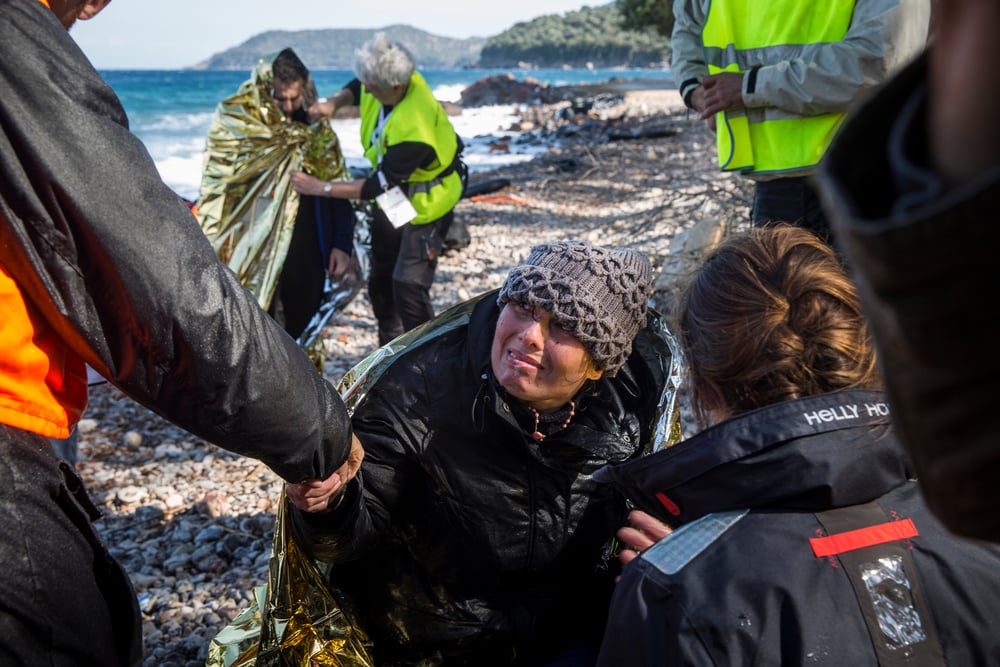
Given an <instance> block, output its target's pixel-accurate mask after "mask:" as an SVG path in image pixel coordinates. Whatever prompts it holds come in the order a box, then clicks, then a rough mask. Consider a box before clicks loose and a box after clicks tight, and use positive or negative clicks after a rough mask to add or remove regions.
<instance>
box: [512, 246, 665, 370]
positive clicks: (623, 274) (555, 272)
mask: <svg viewBox="0 0 1000 667" xmlns="http://www.w3.org/2000/svg"><path fill="white" fill-rule="evenodd" d="M652 277H653V270H652V267H650V265H649V259H648V258H647V257H646V256H645V255H644V254H642V253H641V252H639V251H637V250H632V249H630V248H602V247H600V246H595V245H591V244H589V243H585V242H583V241H556V242H553V243H542V244H540V245H536V246H535V247H533V248H532V249H531V254H529V255H528V259H527V260H525V262H524V263H523V264H521V265H520V266H518V267H516V268H514V269H513V270H512V271H511V272H510V274H509V275H508V276H507V280H506V281H504V284H503V287H501V288H500V294H499V295H498V296H497V304H498V305H500V306H503V305H504V304H505V303H507V302H508V301H516V302H519V303H524V304H528V305H530V306H537V307H539V308H542V309H544V310H545V311H546V312H548V313H549V314H550V315H552V318H553V319H554V320H555V321H556V322H558V323H559V324H560V326H562V327H563V328H564V329H565V330H566V331H567V332H568V333H570V334H571V335H572V336H573V337H574V338H576V339H577V340H579V341H580V342H581V343H583V346H584V347H585V348H586V349H587V351H588V352H589V353H590V356H591V357H593V359H594V363H595V364H596V366H597V368H599V369H601V370H603V371H604V374H605V375H606V376H613V375H614V374H615V373H617V372H618V369H619V368H621V367H622V365H623V364H624V363H625V361H626V360H627V359H628V356H629V354H631V353H632V339H633V338H635V335H636V334H637V333H638V332H639V329H640V328H641V327H642V325H643V324H645V321H646V302H647V300H648V299H649V296H650V294H651V293H652Z"/></svg>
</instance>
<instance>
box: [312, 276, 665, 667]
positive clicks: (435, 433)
mask: <svg viewBox="0 0 1000 667" xmlns="http://www.w3.org/2000/svg"><path fill="white" fill-rule="evenodd" d="M498 312H499V310H498V308H497V306H496V295H495V293H491V294H489V295H488V296H486V297H483V298H482V299H481V300H480V301H479V302H478V304H477V305H476V306H475V309H474V310H473V311H472V313H471V319H470V321H469V322H468V324H467V325H463V326H460V327H458V328H455V329H452V330H450V331H447V332H445V333H442V334H441V335H439V336H438V337H436V338H434V339H433V340H431V341H429V342H427V343H425V344H423V345H420V346H418V347H415V348H412V349H410V350H407V351H406V352H405V354H404V355H403V356H402V357H401V358H400V359H398V360H396V361H395V362H394V363H393V364H392V365H391V366H390V367H389V368H388V370H387V371H386V372H385V374H384V375H382V376H381V377H380V378H379V380H378V382H377V383H376V384H375V386H374V388H373V389H372V390H371V391H370V392H369V393H368V395H367V397H366V399H365V400H364V402H363V403H362V404H361V405H360V406H359V407H358V408H357V410H356V411H355V413H354V418H353V422H354V428H355V432H356V433H357V434H358V436H359V438H360V439H361V441H362V443H363V444H364V446H365V452H366V454H365V460H364V464H363V465H362V469H361V473H360V474H359V475H358V477H357V478H356V480H355V482H354V483H352V484H351V486H350V487H349V489H348V491H347V495H346V498H345V500H344V503H343V505H342V506H341V507H340V508H339V509H338V510H337V511H335V512H332V513H330V514H329V515H328V516H325V517H316V516H315V515H304V514H302V513H298V512H296V513H295V515H294V516H295V518H296V523H297V525H298V534H299V537H300V539H303V540H305V541H306V542H307V543H309V544H310V546H311V549H312V550H313V553H315V554H317V555H318V556H320V557H321V558H322V559H325V560H330V561H334V562H336V563H337V565H335V566H334V567H333V581H334V584H335V585H336V586H338V587H339V588H341V589H343V590H345V591H346V592H348V593H349V594H351V596H352V597H353V599H354V600H355V602H356V603H357V604H358V605H359V606H360V608H361V612H362V620H363V623H364V625H365V628H366V629H367V631H368V632H369V633H370V634H372V635H373V638H374V639H375V646H376V653H377V655H378V656H380V657H381V658H382V659H385V658H387V657H393V658H400V659H402V660H403V661H410V660H415V659H417V658H418V657H427V656H433V657H434V659H435V660H444V661H445V662H446V663H447V664H508V663H510V662H512V661H514V660H517V661H520V663H521V664H533V663H535V662H536V661H537V660H539V659H540V657H541V656H542V655H544V654H545V652H546V651H548V650H549V649H552V648H554V647H556V646H558V645H564V644H568V643H573V642H577V641H583V642H590V643H594V642H596V641H597V640H598V639H599V636H600V632H601V629H602V628H603V623H604V618H605V613H606V607H607V602H608V599H609V596H610V590H611V583H612V580H613V576H614V574H616V572H615V571H614V559H611V562H610V563H609V562H608V561H607V560H606V558H605V556H606V555H607V554H605V553H604V552H603V549H604V547H605V546H606V545H607V543H608V542H609V540H610V538H612V536H613V535H614V531H615V530H616V529H617V528H618V527H619V526H620V525H621V524H622V522H623V520H624V517H625V505H624V501H623V499H622V498H621V497H620V496H618V495H617V493H615V492H614V490H613V489H612V488H610V487H607V486H605V485H600V484H597V483H595V482H594V480H593V479H592V477H591V475H592V473H593V472H594V471H595V470H597V469H598V468H600V467H601V466H603V465H604V464H605V463H607V462H609V461H624V460H626V459H629V458H632V457H634V456H637V455H638V453H639V451H640V449H641V446H640V444H641V443H645V442H646V441H648V440H649V438H650V433H649V430H650V424H651V423H652V421H653V418H652V415H653V412H654V411H655V407H656V403H657V399H658V398H659V395H660V392H661V391H662V389H663V387H664V385H665V378H664V375H663V373H662V371H661V368H660V365H659V364H660V361H661V360H659V359H657V358H656V354H655V353H654V352H653V351H652V346H651V345H650V344H649V340H650V336H651V335H652V334H650V333H649V332H648V331H647V330H644V331H642V332H640V335H639V337H638V339H637V341H636V344H635V346H634V347H635V351H634V352H633V354H632V357H631V358H630V360H629V362H628V364H627V365H626V366H625V367H624V368H622V369H621V370H620V371H619V372H618V374H617V375H616V376H615V377H614V378H609V379H602V380H599V381H598V382H597V383H596V391H595V392H593V393H591V394H590V395H587V396H586V397H585V398H583V399H582V400H580V401H579V402H578V405H577V409H576V415H575V416H574V417H573V418H572V420H571V421H570V423H569V426H568V427H567V428H566V429H565V430H562V431H559V432H556V433H553V434H552V435H550V436H549V437H548V438H546V439H545V440H544V441H543V442H541V443H538V442H536V441H535V440H533V439H532V438H531V437H530V436H529V433H530V431H531V428H532V426H533V420H530V418H529V417H528V415H527V413H525V414H523V415H521V414H520V412H521V410H520V409H519V408H516V407H515V404H514V403H512V402H511V401H509V400H508V399H507V398H506V396H505V395H504V393H503V391H502V390H501V389H499V388H498V385H497V384H496V382H495V380H494V379H493V377H492V373H491V370H490V347H491V344H492V339H493V331H494V328H495V325H496V319H497V315H498ZM307 522H308V523H307ZM404 645H406V646H404Z"/></svg>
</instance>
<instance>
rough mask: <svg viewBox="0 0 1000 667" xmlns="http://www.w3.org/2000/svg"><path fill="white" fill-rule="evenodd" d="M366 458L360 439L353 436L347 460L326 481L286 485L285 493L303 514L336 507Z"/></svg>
mask: <svg viewBox="0 0 1000 667" xmlns="http://www.w3.org/2000/svg"><path fill="white" fill-rule="evenodd" d="M364 458H365V450H364V447H362V446H361V441H360V440H358V437H357V436H356V435H354V434H353V433H352V434H351V451H350V453H349V454H348V455H347V460H346V461H345V462H344V464H343V465H342V466H340V467H339V468H337V470H335V471H334V473H333V474H332V475H330V476H329V477H327V478H326V479H323V480H319V479H314V480H307V481H305V482H299V483H298V484H286V485H285V493H286V494H287V495H288V499H289V500H291V501H292V504H293V505H295V506H296V507H298V508H299V509H300V510H302V511H303V512H322V511H323V510H326V509H330V508H331V507H336V506H337V502H338V501H339V500H340V497H341V496H342V495H343V493H344V491H346V490H347V483H348V482H350V481H351V480H352V479H354V476H355V475H357V474H358V470H359V469H360V468H361V462H362V461H363V460H364Z"/></svg>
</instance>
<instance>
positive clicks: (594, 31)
mask: <svg viewBox="0 0 1000 667" xmlns="http://www.w3.org/2000/svg"><path fill="white" fill-rule="evenodd" d="M623 22H624V16H623V14H622V12H621V11H620V10H619V8H618V7H617V6H616V4H615V3H611V4H609V5H604V6H601V7H584V8H583V9H580V10H579V11H575V12H567V13H566V14H564V15H562V16H559V15H555V14H552V15H548V16H540V17H538V18H536V19H533V20H531V21H526V22H523V23H518V24H516V25H514V26H513V27H512V28H510V29H509V30H507V31H505V32H503V33H501V34H499V35H496V36H495V37H490V38H489V39H487V40H486V44H485V45H484V46H483V49H482V52H481V53H480V56H479V66H480V67H517V66H519V65H521V64H530V65H531V66H533V67H561V66H563V65H568V66H571V67H584V66H587V65H592V66H594V67H619V66H625V67H657V66H661V65H662V64H663V63H665V62H668V61H669V60H670V43H669V41H668V40H667V39H666V38H664V37H663V36H661V35H658V34H657V33H656V32H655V31H654V30H652V29H643V30H641V31H635V30H627V29H626V28H624V27H623Z"/></svg>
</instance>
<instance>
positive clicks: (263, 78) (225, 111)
mask: <svg viewBox="0 0 1000 667" xmlns="http://www.w3.org/2000/svg"><path fill="white" fill-rule="evenodd" d="M273 60H274V56H273V55H272V56H265V57H263V58H261V59H260V61H258V63H257V65H256V67H255V68H254V71H253V75H252V78H251V79H250V80H249V81H246V82H244V83H243V84H242V85H241V86H240V88H239V90H238V91H237V92H236V93H235V94H234V95H231V96H230V97H227V98H226V99H224V100H223V101H222V102H220V103H219V105H218V107H217V108H216V112H215V116H214V118H213V120H212V125H211V127H210V128H209V132H208V139H207V145H206V149H205V167H204V171H203V174H202V182H201V189H200V192H199V197H198V203H197V216H198V221H199V222H200V223H201V227H202V229H203V230H204V232H205V235H206V236H207V237H208V238H209V240H210V241H211V242H212V246H213V247H214V248H215V252H216V254H217V255H218V256H219V259H221V260H222V261H223V262H224V263H225V264H227V265H228V266H229V267H230V268H231V269H233V271H235V272H236V275H237V276H239V279H240V282H242V283H243V285H244V286H245V287H247V288H248V289H249V290H250V291H251V292H252V293H253V294H254V296H256V297H257V300H258V301H259V302H260V304H261V306H262V307H263V308H265V309H266V308H267V307H268V306H269V305H270V303H271V298H272V297H273V295H274V290H275V287H276V285H277V281H278V276H279V275H280V274H281V267H282V265H283V263H284V260H285V255H286V253H287V251H288V244H289V242H290V241H291V238H292V230H293V228H294V225H295V216H296V213H297V212H298V206H299V195H298V194H297V193H296V192H295V190H294V189H293V188H292V187H291V184H290V183H289V174H290V173H291V172H294V171H305V172H307V173H310V174H312V175H313V176H316V177H317V178H321V179H323V180H326V181H329V180H347V179H348V178H349V172H348V170H347V169H346V167H345V165H344V156H343V153H342V152H341V149H340V143H339V141H338V139H337V135H336V134H335V133H334V132H333V129H332V128H331V126H330V123H329V121H326V120H323V121H320V122H317V123H315V124H313V125H306V124H305V123H301V122H291V121H288V120H286V118H285V116H284V114H283V113H282V112H281V110H280V109H278V107H277V106H276V105H275V103H274V100H273V98H272V97H271V87H272V83H273V78H272V72H271V63H272V61H273ZM315 100H316V87H315V85H314V84H313V82H312V80H311V79H310V80H309V81H308V82H307V84H306V86H305V95H304V104H305V106H306V108H308V106H309V104H311V103H312V102H314V101H315Z"/></svg>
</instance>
